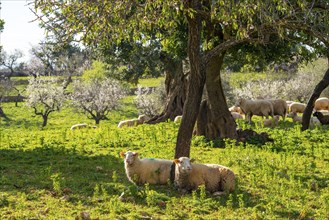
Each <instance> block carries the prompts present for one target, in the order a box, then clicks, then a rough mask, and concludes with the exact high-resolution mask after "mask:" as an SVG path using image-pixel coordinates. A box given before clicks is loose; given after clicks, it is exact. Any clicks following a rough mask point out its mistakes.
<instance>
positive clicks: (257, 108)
mask: <svg viewBox="0 0 329 220" xmlns="http://www.w3.org/2000/svg"><path fill="white" fill-rule="evenodd" d="M235 106H238V107H240V108H241V110H242V112H243V113H244V114H245V115H246V120H247V121H249V123H251V118H252V116H253V115H258V116H265V117H266V118H268V116H272V118H273V112H274V110H273V105H272V104H271V103H270V102H269V101H267V100H246V99H243V98H240V99H239V100H238V101H237V103H236V104H235Z"/></svg>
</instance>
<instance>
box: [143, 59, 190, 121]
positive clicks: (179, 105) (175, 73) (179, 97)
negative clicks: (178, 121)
mask: <svg viewBox="0 0 329 220" xmlns="http://www.w3.org/2000/svg"><path fill="white" fill-rule="evenodd" d="M168 64H169V65H168ZM167 66H170V68H166V70H165V73H166V78H165V89H166V96H167V101H166V104H165V107H164V109H163V111H162V113H160V114H159V115H156V116H154V117H153V118H151V119H150V120H149V121H148V122H146V123H148V124H156V123H160V122H165V121H167V120H168V119H170V120H172V121H173V120H174V119H175V117H176V116H178V115H182V114H183V107H184V103H185V100H186V90H187V84H188V74H186V75H185V74H184V72H183V62H182V61H172V60H171V61H170V62H169V63H167Z"/></svg>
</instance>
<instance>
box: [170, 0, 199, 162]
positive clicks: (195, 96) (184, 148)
mask: <svg viewBox="0 0 329 220" xmlns="http://www.w3.org/2000/svg"><path fill="white" fill-rule="evenodd" d="M184 8H185V9H190V8H192V9H193V10H195V11H198V10H200V9H201V2H200V1H199V0H184ZM187 20H188V27H189V28H188V55H189V59H190V83H189V84H188V91H187V97H186V102H185V104H184V108H183V118H182V122H181V124H180V126H179V130H178V135H177V141H176V148H175V158H179V157H182V156H186V157H189V156H190V144H191V139H192V132H193V128H194V125H195V121H196V118H197V116H198V113H199V107H200V103H201V97H202V91H203V87H204V83H205V73H204V72H203V71H202V70H201V51H200V44H201V28H202V27H201V18H200V15H199V14H194V16H193V17H191V16H190V15H189V14H187ZM185 116H186V117H185Z"/></svg>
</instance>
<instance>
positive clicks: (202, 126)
mask: <svg viewBox="0 0 329 220" xmlns="http://www.w3.org/2000/svg"><path fill="white" fill-rule="evenodd" d="M224 55H225V53H221V54H220V55H218V56H214V57H212V58H211V59H210V60H209V62H208V64H207V66H206V90H207V100H206V101H203V103H202V105H201V107H200V114H199V116H198V119H197V128H196V134H197V135H204V136H206V137H207V138H209V139H216V138H219V137H221V138H232V139H236V138H237V137H238V135H237V131H236V124H235V121H234V119H233V117H232V115H231V113H230V112H229V110H228V106H227V103H226V99H225V95H224V91H223V87H222V83H221V77H220V69H221V66H222V64H223V59H224Z"/></svg>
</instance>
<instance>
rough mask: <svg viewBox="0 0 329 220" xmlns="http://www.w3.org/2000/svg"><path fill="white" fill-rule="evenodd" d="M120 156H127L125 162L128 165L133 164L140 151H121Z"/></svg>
mask: <svg viewBox="0 0 329 220" xmlns="http://www.w3.org/2000/svg"><path fill="white" fill-rule="evenodd" d="M120 156H121V157H124V158H125V163H126V164H127V165H132V164H133V163H134V161H135V159H136V158H138V153H136V152H132V151H127V152H126V153H124V152H121V153H120Z"/></svg>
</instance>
